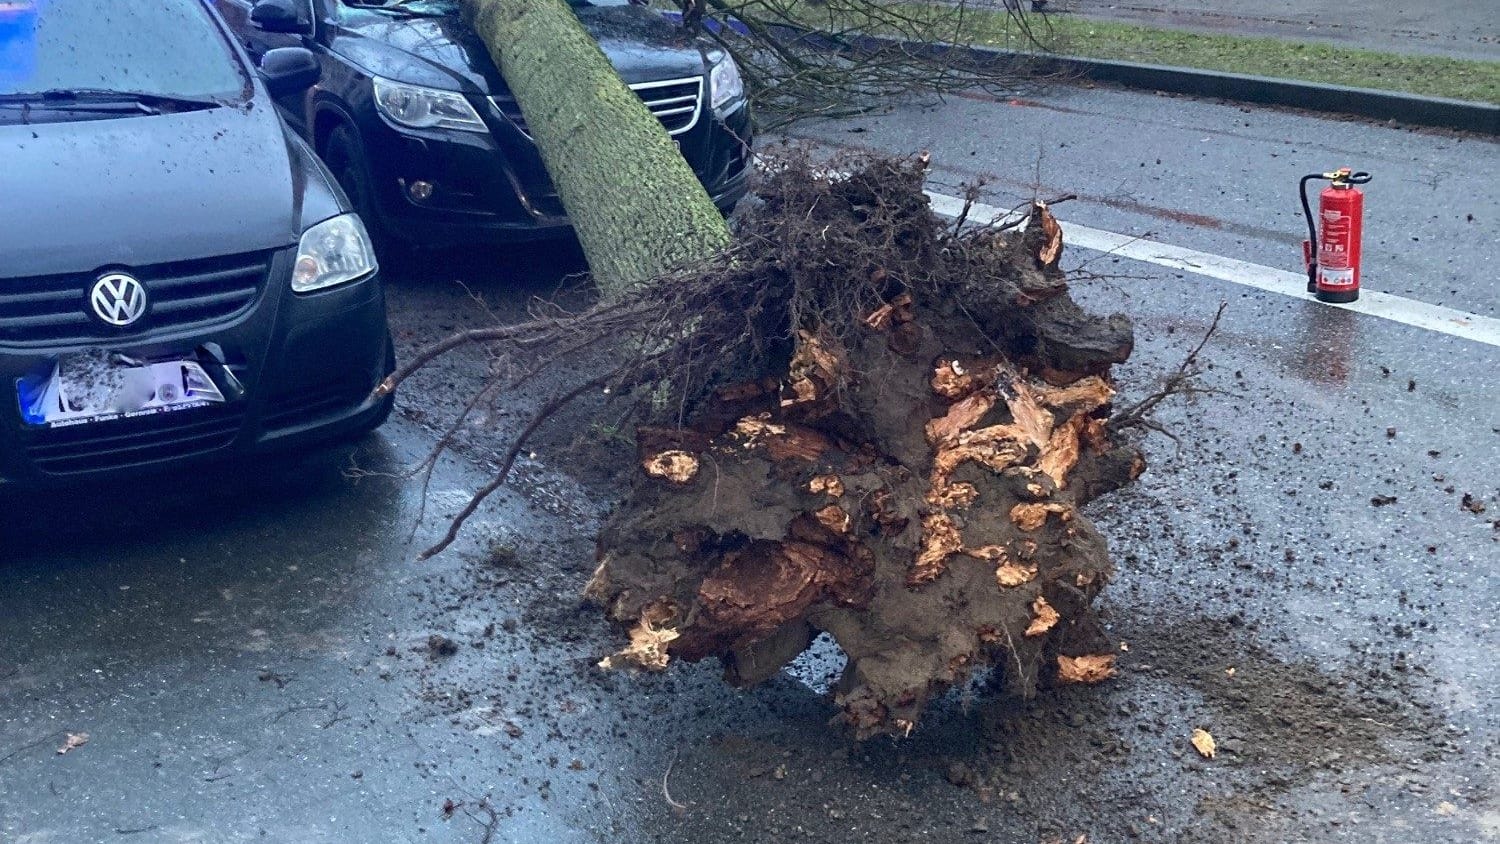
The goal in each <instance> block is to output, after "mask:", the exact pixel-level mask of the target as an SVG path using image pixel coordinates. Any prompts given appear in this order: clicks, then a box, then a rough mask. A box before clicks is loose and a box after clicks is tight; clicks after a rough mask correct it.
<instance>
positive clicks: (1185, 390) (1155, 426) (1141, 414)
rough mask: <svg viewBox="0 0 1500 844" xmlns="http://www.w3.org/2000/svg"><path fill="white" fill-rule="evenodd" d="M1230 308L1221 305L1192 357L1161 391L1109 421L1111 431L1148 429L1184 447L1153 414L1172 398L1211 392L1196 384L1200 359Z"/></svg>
mask: <svg viewBox="0 0 1500 844" xmlns="http://www.w3.org/2000/svg"><path fill="white" fill-rule="evenodd" d="M1228 307H1229V303H1228V302H1220V303H1219V309H1218V310H1217V311H1215V312H1214V319H1213V322H1212V323H1210V324H1209V326H1208V330H1207V331H1205V332H1204V333H1203V338H1202V339H1201V340H1199V341H1198V345H1196V346H1194V347H1193V350H1192V351H1191V352H1189V353H1188V356H1187V357H1185V358H1183V360H1182V363H1180V364H1178V365H1177V369H1176V371H1174V372H1173V373H1172V374H1171V375H1169V376H1167V379H1166V381H1164V382H1163V383H1162V386H1161V389H1159V390H1157V391H1156V392H1154V393H1152V394H1151V395H1149V396H1146V397H1145V398H1143V399H1141V400H1140V401H1138V402H1136V403H1135V404H1133V405H1131V406H1130V407H1129V408H1127V409H1126V410H1124V411H1123V412H1121V413H1119V414H1118V415H1116V416H1115V417H1114V418H1113V419H1111V420H1109V428H1110V430H1111V431H1123V430H1125V429H1126V428H1145V429H1147V430H1151V431H1156V432H1158V433H1161V434H1166V435H1167V436H1168V437H1171V439H1172V440H1174V441H1177V442H1178V443H1179V445H1180V443H1181V441H1180V440H1178V439H1177V437H1175V436H1173V435H1172V434H1171V432H1169V431H1167V430H1166V429H1165V428H1163V427H1162V426H1161V424H1160V423H1158V422H1156V421H1154V420H1153V419H1152V418H1151V415H1152V414H1153V413H1154V412H1155V411H1156V407H1157V405H1159V404H1161V403H1162V402H1164V401H1166V400H1167V399H1168V398H1170V397H1172V396H1175V395H1179V394H1180V395H1192V394H1194V393H1204V392H1211V391H1210V390H1205V389H1201V388H1199V387H1198V386H1197V385H1196V384H1194V383H1193V379H1195V378H1197V377H1198V376H1199V375H1201V374H1202V372H1201V371H1200V370H1199V369H1198V368H1197V365H1198V356H1199V354H1201V353H1202V352H1203V348H1204V347H1205V346H1207V345H1208V341H1209V340H1210V339H1212V338H1213V336H1214V333H1215V332H1217V331H1218V330H1219V321H1220V320H1221V319H1223V317H1224V311H1225V310H1226V309H1228Z"/></svg>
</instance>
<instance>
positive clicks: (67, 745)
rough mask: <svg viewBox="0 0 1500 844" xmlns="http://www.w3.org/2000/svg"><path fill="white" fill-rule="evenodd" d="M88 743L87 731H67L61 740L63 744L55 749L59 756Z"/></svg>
mask: <svg viewBox="0 0 1500 844" xmlns="http://www.w3.org/2000/svg"><path fill="white" fill-rule="evenodd" d="M88 743H89V734H88V733H68V737H67V738H66V739H65V740H64V741H63V746H62V747H59V748H58V749H57V755H58V756H61V755H63V754H64V753H67V752H68V751H70V750H77V749H78V748H80V747H83V746H84V745H85V744H88Z"/></svg>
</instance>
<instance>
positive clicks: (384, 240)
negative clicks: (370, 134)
mask: <svg viewBox="0 0 1500 844" xmlns="http://www.w3.org/2000/svg"><path fill="white" fill-rule="evenodd" d="M323 163H324V164H326V165H328V170H329V171H330V172H332V173H333V178H334V179H335V180H337V181H338V183H339V187H341V188H343V189H344V193H345V194H347V195H348V196H349V204H350V205H352V206H354V211H355V213H357V214H359V218H360V220H362V221H363V222H364V224H365V230H366V231H368V232H369V233H370V240H371V241H373V246H374V247H375V257H376V258H377V259H379V260H380V261H381V262H382V263H383V264H389V265H392V266H399V265H400V263H401V262H402V260H404V259H405V258H406V257H407V254H408V253H409V252H410V249H411V247H410V246H409V245H408V244H406V243H404V242H403V241H401V240H399V239H397V238H395V237H393V236H392V235H391V234H390V230H389V229H388V228H386V225H385V221H384V220H383V219H382V218H381V216H380V208H379V206H378V205H376V202H375V185H374V180H373V179H371V177H370V164H369V159H368V158H367V157H366V156H365V147H364V144H362V143H360V140H359V136H358V135H356V134H355V132H354V130H352V129H350V128H349V127H348V126H339V127H337V128H335V129H334V130H333V132H331V133H330V134H329V135H328V140H327V141H325V142H324V144H323Z"/></svg>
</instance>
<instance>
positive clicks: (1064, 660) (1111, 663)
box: [1057, 654, 1118, 683]
mask: <svg viewBox="0 0 1500 844" xmlns="http://www.w3.org/2000/svg"><path fill="white" fill-rule="evenodd" d="M1116 673H1118V672H1117V671H1116V670H1115V655H1114V654H1085V655H1083V656H1060V657H1058V658H1057V679H1059V680H1061V681H1062V682H1064V683H1102V682H1104V681H1105V680H1108V679H1109V678H1111V677H1113V676H1115V674H1116Z"/></svg>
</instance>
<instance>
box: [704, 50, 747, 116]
mask: <svg viewBox="0 0 1500 844" xmlns="http://www.w3.org/2000/svg"><path fill="white" fill-rule="evenodd" d="M708 82H709V87H710V88H711V89H712V90H713V94H712V96H711V97H710V101H711V102H712V103H713V107H714V109H715V110H719V109H722V108H723V107H724V106H726V105H728V104H730V103H732V102H735V101H736V100H739V99H742V98H743V97H744V96H745V80H744V79H743V78H741V77H740V68H739V65H736V64H735V63H734V59H733V58H731V57H729V56H727V55H726V56H725V57H724V58H723V59H722V60H720V61H719V63H718V64H716V65H714V66H713V68H712V69H711V70H709V72H708Z"/></svg>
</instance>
